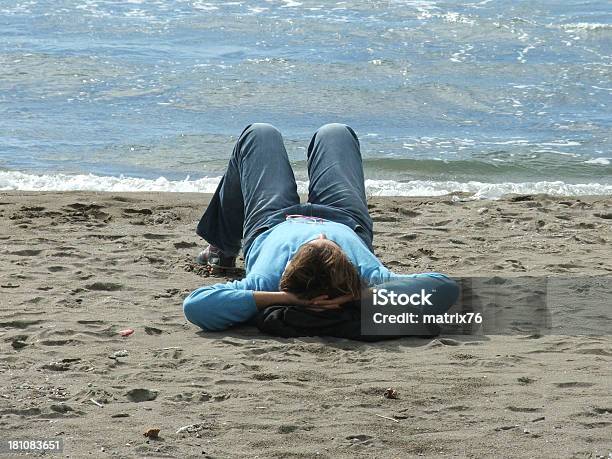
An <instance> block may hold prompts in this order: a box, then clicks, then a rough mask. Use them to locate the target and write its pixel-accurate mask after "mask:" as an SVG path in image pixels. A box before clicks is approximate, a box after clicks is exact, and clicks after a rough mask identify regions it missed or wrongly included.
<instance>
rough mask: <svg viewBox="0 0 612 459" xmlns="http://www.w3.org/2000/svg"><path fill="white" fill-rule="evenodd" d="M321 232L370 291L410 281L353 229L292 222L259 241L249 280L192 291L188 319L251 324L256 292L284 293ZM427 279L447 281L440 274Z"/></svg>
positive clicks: (251, 255) (213, 325) (211, 325)
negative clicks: (291, 268)
mask: <svg viewBox="0 0 612 459" xmlns="http://www.w3.org/2000/svg"><path fill="white" fill-rule="evenodd" d="M321 233H324V234H325V236H326V237H327V239H329V240H331V241H333V242H335V243H336V244H338V245H339V246H340V247H341V248H342V250H343V251H344V253H345V254H346V255H347V257H348V258H349V259H350V261H351V262H352V263H353V265H354V266H355V267H356V268H357V271H358V272H359V275H360V277H361V279H362V280H363V281H364V282H367V283H368V285H369V286H372V285H377V284H381V283H384V282H387V281H389V280H391V279H395V278H398V277H410V276H399V275H397V274H394V273H392V272H391V271H390V270H389V269H387V268H386V267H385V266H383V264H382V263H381V261H380V260H379V259H378V258H376V256H374V254H373V253H372V252H371V251H370V250H369V249H368V247H367V246H366V245H365V244H364V242H363V241H362V240H361V238H359V236H357V235H356V234H355V232H354V231H353V230H351V229H350V228H349V227H348V226H346V225H343V224H341V223H335V222H332V221H327V220H323V221H316V222H313V221H312V220H309V219H306V218H293V219H290V220H287V221H285V222H283V223H280V224H278V225H276V226H275V227H273V228H271V229H269V230H268V231H266V232H264V233H262V234H261V235H259V236H258V237H257V239H256V240H255V241H254V242H253V244H252V245H251V247H250V249H249V252H248V254H247V257H246V259H245V265H246V277H245V278H244V279H242V280H239V281H234V282H228V283H225V284H216V285H212V286H204V287H200V288H199V289H197V290H195V291H194V292H192V293H191V294H190V295H189V296H188V297H187V298H186V299H185V301H184V302H183V310H184V312H185V317H186V318H187V319H188V320H189V321H190V322H192V323H193V324H195V325H198V326H199V327H201V328H203V329H206V330H224V329H226V328H228V327H230V326H232V325H235V324H238V323H242V322H246V321H248V320H249V319H251V318H252V317H253V316H254V315H255V314H256V313H257V307H256V305H255V298H254V296H253V292H254V291H268V292H277V291H279V283H280V279H281V276H282V274H283V272H284V270H285V267H286V266H287V263H288V262H289V261H290V260H291V259H292V258H293V256H294V255H295V253H296V252H297V250H298V249H299V248H300V246H302V245H303V244H305V243H307V242H310V241H312V240H314V239H317V238H318V237H319V235H320V234H321ZM427 275H432V276H442V277H444V278H446V276H444V275H442V274H437V273H428V274H427ZM413 276H414V275H413Z"/></svg>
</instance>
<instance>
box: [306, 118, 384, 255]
mask: <svg viewBox="0 0 612 459" xmlns="http://www.w3.org/2000/svg"><path fill="white" fill-rule="evenodd" d="M307 162H308V177H309V179H310V185H309V188H308V202H311V203H313V204H323V205H327V206H330V207H335V208H337V209H342V210H343V211H345V212H348V213H349V214H350V215H351V217H352V218H353V220H355V222H356V223H357V224H359V225H360V226H361V227H362V228H363V232H364V233H365V234H366V237H368V238H369V240H370V245H371V241H372V219H371V217H370V214H369V213H368V204H367V202H366V194H365V183H364V177H363V164H362V162H361V151H360V148H359V140H358V139H357V134H355V131H353V129H351V128H350V127H349V126H346V125H345V124H338V123H334V124H326V125H325V126H323V127H321V128H320V129H319V130H318V131H317V132H316V133H315V135H314V136H313V138H312V140H311V141H310V145H309V146H308V161H307Z"/></svg>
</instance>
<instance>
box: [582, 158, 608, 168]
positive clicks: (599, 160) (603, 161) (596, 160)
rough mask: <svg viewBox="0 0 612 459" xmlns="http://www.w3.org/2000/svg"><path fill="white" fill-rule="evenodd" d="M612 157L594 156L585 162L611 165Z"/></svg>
mask: <svg viewBox="0 0 612 459" xmlns="http://www.w3.org/2000/svg"><path fill="white" fill-rule="evenodd" d="M610 159H612V158H593V159H589V160H588V161H585V162H584V164H597V165H599V166H609V165H610Z"/></svg>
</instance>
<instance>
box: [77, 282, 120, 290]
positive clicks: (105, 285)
mask: <svg viewBox="0 0 612 459" xmlns="http://www.w3.org/2000/svg"><path fill="white" fill-rule="evenodd" d="M85 288H86V289H87V290H93V291H102V292H116V291H117V290H123V284H116V283H114V282H94V283H93V284H89V285H86V286H85Z"/></svg>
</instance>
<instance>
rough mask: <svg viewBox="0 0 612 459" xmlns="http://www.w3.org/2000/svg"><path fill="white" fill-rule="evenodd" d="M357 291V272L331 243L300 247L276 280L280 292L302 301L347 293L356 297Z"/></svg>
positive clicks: (358, 285)
mask: <svg viewBox="0 0 612 459" xmlns="http://www.w3.org/2000/svg"><path fill="white" fill-rule="evenodd" d="M360 288H361V282H360V279H359V273H358V272H357V269H356V268H355V266H354V265H353V264H352V263H351V261H350V260H349V259H348V257H347V256H346V255H345V253H344V252H343V251H342V249H340V247H338V246H337V245H335V244H333V243H330V244H304V245H302V246H301V247H300V248H299V249H298V251H297V252H296V253H295V255H294V257H293V258H292V259H291V262H290V263H289V265H287V268H286V269H285V272H284V273H283V275H282V277H281V280H280V290H282V291H286V292H291V293H293V294H295V295H297V296H298V297H300V298H304V299H312V298H316V297H317V296H321V295H328V296H329V298H335V297H338V296H342V295H347V294H350V295H353V297H355V298H358V297H359V291H360Z"/></svg>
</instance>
